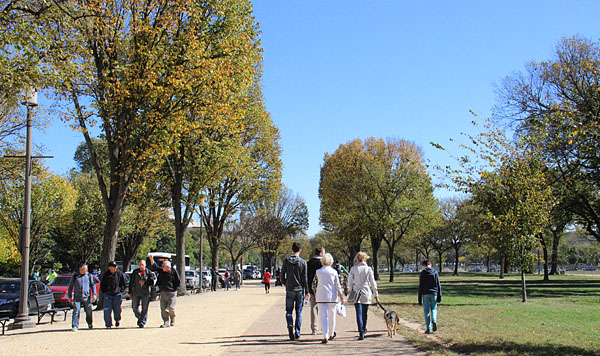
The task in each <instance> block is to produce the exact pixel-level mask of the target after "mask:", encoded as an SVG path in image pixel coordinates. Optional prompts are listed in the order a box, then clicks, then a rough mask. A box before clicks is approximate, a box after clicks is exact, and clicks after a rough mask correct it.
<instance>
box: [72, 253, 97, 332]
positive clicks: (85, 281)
mask: <svg viewBox="0 0 600 356" xmlns="http://www.w3.org/2000/svg"><path fill="white" fill-rule="evenodd" d="M67 298H69V301H70V302H71V304H73V317H72V320H71V327H72V330H73V331H77V329H79V312H80V311H81V307H83V310H84V311H85V321H86V322H87V325H88V328H89V329H91V328H92V327H93V326H92V321H93V320H92V303H93V302H94V301H95V300H96V285H95V284H94V279H93V277H92V275H91V274H89V273H88V267H87V265H86V264H85V263H84V264H82V265H80V266H79V271H78V272H75V273H73V276H72V277H71V281H70V282H69V289H68V290H67Z"/></svg>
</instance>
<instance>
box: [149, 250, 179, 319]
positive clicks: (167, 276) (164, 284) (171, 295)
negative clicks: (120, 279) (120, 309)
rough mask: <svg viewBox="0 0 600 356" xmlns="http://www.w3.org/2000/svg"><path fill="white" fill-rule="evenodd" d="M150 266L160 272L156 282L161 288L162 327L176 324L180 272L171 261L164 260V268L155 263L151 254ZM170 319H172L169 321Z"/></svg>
mask: <svg viewBox="0 0 600 356" xmlns="http://www.w3.org/2000/svg"><path fill="white" fill-rule="evenodd" d="M150 268H151V269H152V270H153V271H156V272H158V276H157V278H156V284H157V285H158V287H159V288H160V315H161V317H162V320H163V323H162V325H161V326H160V327H161V328H167V327H169V326H175V304H176V303H177V290H178V289H179V283H180V281H179V273H177V271H176V270H175V269H174V268H171V262H169V261H163V263H162V268H160V267H158V265H157V264H156V263H154V258H153V257H152V256H150ZM169 319H170V320H171V321H170V323H169Z"/></svg>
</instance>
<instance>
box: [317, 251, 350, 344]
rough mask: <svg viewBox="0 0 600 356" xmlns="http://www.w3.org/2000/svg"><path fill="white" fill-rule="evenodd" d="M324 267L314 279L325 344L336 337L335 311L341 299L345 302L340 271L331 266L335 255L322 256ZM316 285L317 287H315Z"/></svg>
mask: <svg viewBox="0 0 600 356" xmlns="http://www.w3.org/2000/svg"><path fill="white" fill-rule="evenodd" d="M321 264H322V265H323V267H321V268H319V269H318V270H317V271H316V273H315V278H314V280H313V290H314V291H315V298H316V302H317V305H318V307H319V317H320V319H321V328H322V329H323V341H321V342H322V343H323V344H326V343H327V340H333V338H334V337H335V335H336V333H335V313H336V306H337V303H338V297H339V300H340V301H341V302H342V303H344V290H343V289H342V286H341V284H340V279H339V278H338V273H337V272H336V270H335V269H333V268H332V267H331V265H332V264H333V257H332V256H331V254H329V253H326V254H325V255H323V258H321ZM315 286H316V288H315Z"/></svg>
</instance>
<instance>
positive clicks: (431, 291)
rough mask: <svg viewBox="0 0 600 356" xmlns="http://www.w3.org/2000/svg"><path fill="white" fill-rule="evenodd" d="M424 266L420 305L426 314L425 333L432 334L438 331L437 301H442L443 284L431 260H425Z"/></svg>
mask: <svg viewBox="0 0 600 356" xmlns="http://www.w3.org/2000/svg"><path fill="white" fill-rule="evenodd" d="M423 267H425V268H424V269H423V270H422V271H421V275H420V276H419V305H423V313H424V314H425V334H431V332H432V331H437V303H439V302H441V301H442V285H441V284H440V277H439V275H438V273H437V271H436V270H435V269H434V268H433V267H431V261H429V260H424V261H423Z"/></svg>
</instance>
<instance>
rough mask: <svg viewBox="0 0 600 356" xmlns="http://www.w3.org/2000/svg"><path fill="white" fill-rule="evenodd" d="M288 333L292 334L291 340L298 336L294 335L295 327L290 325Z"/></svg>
mask: <svg viewBox="0 0 600 356" xmlns="http://www.w3.org/2000/svg"><path fill="white" fill-rule="evenodd" d="M288 335H289V336H290V340H292V341H294V340H295V339H296V338H295V337H294V327H293V326H288Z"/></svg>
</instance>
